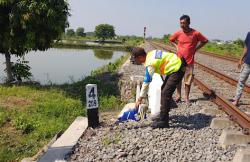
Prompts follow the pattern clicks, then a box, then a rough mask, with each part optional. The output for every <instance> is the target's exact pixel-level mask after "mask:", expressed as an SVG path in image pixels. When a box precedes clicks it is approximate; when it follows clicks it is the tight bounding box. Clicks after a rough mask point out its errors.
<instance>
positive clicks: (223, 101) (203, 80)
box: [149, 42, 250, 134]
mask: <svg viewBox="0 0 250 162" xmlns="http://www.w3.org/2000/svg"><path fill="white" fill-rule="evenodd" d="M149 43H150V44H151V45H152V46H153V47H154V48H158V49H159V48H161V49H165V50H170V51H172V52H173V51H174V50H173V49H172V48H171V49H169V48H167V47H166V46H164V45H160V44H158V43H157V44H156V43H152V42H149ZM219 59H222V58H221V57H220V58H219ZM230 61H231V60H230ZM195 66H196V67H195V79H194V84H196V85H197V86H198V87H199V88H200V89H201V90H202V91H203V92H204V93H205V94H206V95H207V96H208V97H209V98H210V99H211V100H212V101H213V102H214V103H216V104H217V105H218V106H219V108H220V109H221V110H223V111H224V112H225V113H227V114H228V115H229V118H230V119H231V120H233V121H235V122H236V123H238V124H239V125H240V126H241V127H242V128H243V132H244V133H245V134H249V133H250V116H249V115H247V114H248V113H245V112H248V111H249V105H250V102H249V99H250V94H249V89H250V88H249V86H246V87H245V89H244V90H245V91H246V92H247V94H246V95H244V97H243V98H242V100H243V101H244V103H246V105H245V104H242V105H241V106H240V107H236V106H234V105H232V104H231V102H230V99H232V98H233V95H234V92H235V90H233V91H232V89H235V87H234V88H232V85H233V86H235V85H236V84H237V81H236V80H234V79H232V78H230V77H228V76H226V75H224V74H221V73H220V72H218V71H216V70H213V69H211V68H208V67H206V66H204V65H202V64H200V63H197V62H196V65H195ZM210 87H212V88H210Z"/></svg>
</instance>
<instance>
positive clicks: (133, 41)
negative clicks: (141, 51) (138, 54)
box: [118, 35, 143, 46]
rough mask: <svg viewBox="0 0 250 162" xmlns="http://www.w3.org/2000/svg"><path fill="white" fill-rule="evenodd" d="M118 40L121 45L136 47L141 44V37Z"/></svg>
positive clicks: (119, 37) (120, 38)
mask: <svg viewBox="0 0 250 162" xmlns="http://www.w3.org/2000/svg"><path fill="white" fill-rule="evenodd" d="M118 40H121V41H122V43H124V44H126V45H128V46H138V45H140V44H142V43H143V37H137V36H134V35H132V36H118Z"/></svg>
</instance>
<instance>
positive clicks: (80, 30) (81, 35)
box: [76, 28, 86, 37]
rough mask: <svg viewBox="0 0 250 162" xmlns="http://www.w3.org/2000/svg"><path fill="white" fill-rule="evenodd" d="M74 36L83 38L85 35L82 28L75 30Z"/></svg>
mask: <svg viewBox="0 0 250 162" xmlns="http://www.w3.org/2000/svg"><path fill="white" fill-rule="evenodd" d="M76 35H77V36H80V37H85V36H86V34H85V33H84V28H77V29H76Z"/></svg>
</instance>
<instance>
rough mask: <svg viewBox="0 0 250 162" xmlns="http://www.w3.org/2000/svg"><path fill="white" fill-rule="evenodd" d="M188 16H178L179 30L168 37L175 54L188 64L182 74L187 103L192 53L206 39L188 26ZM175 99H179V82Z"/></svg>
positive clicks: (192, 63) (203, 43)
mask: <svg viewBox="0 0 250 162" xmlns="http://www.w3.org/2000/svg"><path fill="white" fill-rule="evenodd" d="M189 25H190V17H189V16H188V15H183V16H181V17H180V26H181V30H178V31H177V32H175V33H174V34H173V35H172V36H171V37H170V42H171V43H172V44H173V45H174V46H175V48H176V50H177V55H178V56H179V57H183V58H184V59H185V60H186V62H187V64H188V66H187V67H186V72H185V75H184V82H185V95H186V98H185V101H186V103H187V104H189V103H190V101H189V93H190V89H191V83H192V80H193V70H194V55H195V52H196V51H197V50H199V49H200V48H201V47H203V46H204V45H205V44H206V43H207V42H208V39H207V38H206V37H205V36H203V35H202V34H201V33H200V32H198V31H197V30H195V29H192V28H190V27H189ZM176 101H177V102H178V101H181V82H180V84H178V86H177V98H176Z"/></svg>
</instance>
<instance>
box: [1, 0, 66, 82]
mask: <svg viewBox="0 0 250 162" xmlns="http://www.w3.org/2000/svg"><path fill="white" fill-rule="evenodd" d="M1 2H2V3H0V26H1V30H0V42H1V43H0V53H2V54H7V53H8V54H15V55H17V56H23V55H24V54H26V53H27V52H28V51H31V50H46V49H48V48H49V47H51V46H52V43H53V42H54V40H58V39H59V38H60V36H61V34H62V33H63V32H64V30H65V28H66V27H67V26H68V22H67V17H68V15H69V12H68V3H67V2H66V1H64V0H57V1H51V0H50V1H48V0H41V1H37V0H29V1H27V0H4V1H3V0H2V1H1ZM6 65H7V64H6ZM7 68H8V70H7V72H8V74H9V73H10V66H7ZM8 77H10V75H8ZM8 79H9V80H11V79H12V78H8Z"/></svg>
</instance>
